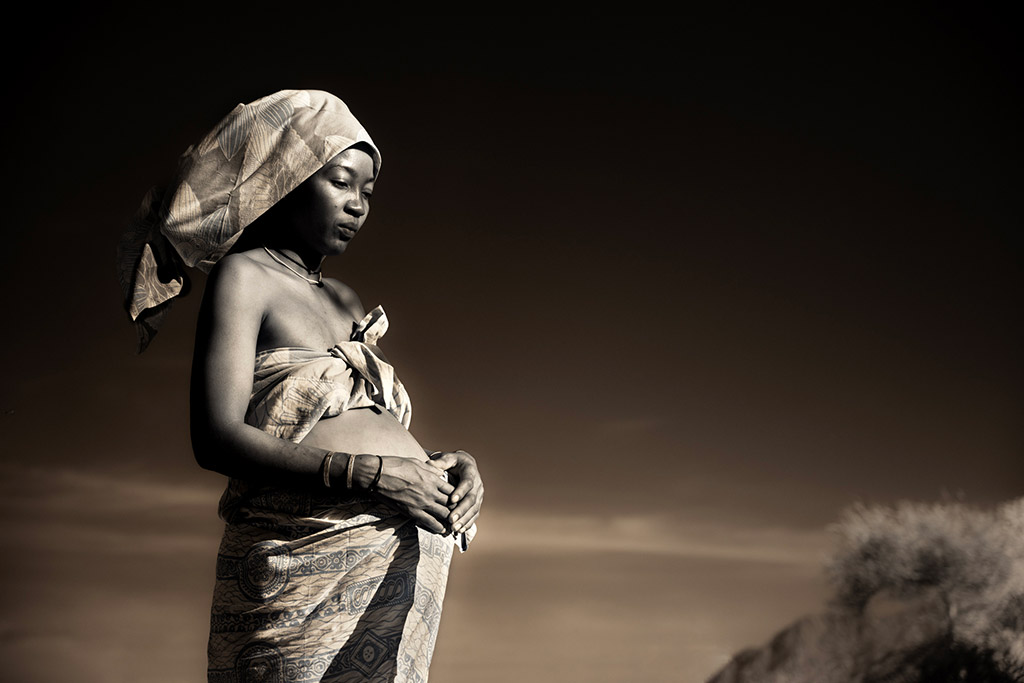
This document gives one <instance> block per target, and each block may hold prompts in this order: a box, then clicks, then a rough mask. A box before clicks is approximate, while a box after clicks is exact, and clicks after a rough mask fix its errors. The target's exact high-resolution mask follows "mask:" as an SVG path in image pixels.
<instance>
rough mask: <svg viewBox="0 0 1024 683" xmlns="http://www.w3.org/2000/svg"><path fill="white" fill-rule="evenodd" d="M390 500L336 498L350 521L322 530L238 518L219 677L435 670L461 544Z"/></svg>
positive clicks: (220, 617)
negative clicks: (392, 508) (398, 512)
mask: <svg viewBox="0 0 1024 683" xmlns="http://www.w3.org/2000/svg"><path fill="white" fill-rule="evenodd" d="M378 507H380V508H383V506H379V504H376V503H373V502H371V501H367V500H361V501H360V500H356V501H352V502H351V503H349V504H346V505H343V506H340V507H339V506H335V508H334V511H335V513H336V514H341V513H342V511H343V510H344V509H345V508H348V512H349V513H350V515H349V520H347V522H338V523H335V524H331V525H329V526H327V527H326V528H320V529H317V528H316V527H315V526H313V527H303V526H302V524H301V522H300V519H299V518H297V517H296V516H294V515H289V514H279V515H275V514H262V515H251V516H250V519H248V520H246V521H243V522H234V523H229V524H228V525H227V528H226V530H225V534H224V539H223V541H222V543H221V547H220V552H219V553H218V555H217V582H216V587H215V589H214V599H213V610H212V616H211V623H210V644H209V674H208V676H209V678H208V680H209V681H210V683H255V682H257V681H259V682H261V683H262V682H275V683H276V682H282V683H283V682H284V681H288V682H292V681H295V682H299V681H302V682H308V681H317V682H323V683H327V682H331V683H335V682H336V683H356V682H359V683H364V682H365V681H403V682H404V681H409V682H414V681H426V680H427V669H428V667H429V665H430V659H431V655H432V653H433V649H434V643H435V639H436V638H437V630H438V625H439V623H440V619H441V605H442V603H443V601H444V591H445V584H446V582H447V578H448V564H449V562H450V560H451V556H452V548H453V547H454V546H453V543H452V539H451V538H449V537H445V536H439V535H436V534H432V533H430V532H428V531H424V530H423V529H420V528H418V527H417V526H416V525H415V524H414V523H413V522H412V521H411V520H409V519H408V518H406V517H402V516H391V517H385V518H381V516H380V513H381V510H380V509H374V508H378ZM392 514H393V513H392ZM308 521H310V522H311V523H313V524H314V525H316V524H321V525H322V522H320V521H319V520H313V519H309V520H308Z"/></svg>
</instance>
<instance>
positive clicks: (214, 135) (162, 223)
mask: <svg viewBox="0 0 1024 683" xmlns="http://www.w3.org/2000/svg"><path fill="white" fill-rule="evenodd" d="M360 142H362V143H366V144H368V145H369V146H370V148H371V150H372V152H373V154H372V156H373V165H374V172H375V173H376V172H378V171H379V169H380V163H381V158H380V152H379V151H378V150H377V146H376V145H374V144H373V141H372V140H371V139H370V136H369V135H367V133H366V130H365V129H363V127H362V126H361V125H360V124H359V121H357V120H356V118H355V117H354V116H353V115H352V112H350V111H349V109H348V107H347V106H346V105H345V103H344V102H342V101H341V100H340V99H338V98H337V97H335V96H334V95H331V94H330V93H327V92H323V91H321V90H282V91H280V92H277V93H274V94H273V95H269V96H267V97H264V98H262V99H259V100H256V101H255V102H252V103H250V104H239V105H238V106H237V107H235V108H234V110H233V111H232V112H231V113H230V114H228V115H227V117H226V118H224V120H223V121H221V122H220V123H219V124H218V125H217V127H216V128H214V129H213V130H212V131H211V132H210V133H209V134H208V135H207V136H206V137H205V138H203V140H202V141H201V142H200V143H199V144H198V145H193V146H191V147H189V148H188V149H187V150H185V153H184V154H183V155H182V157H181V160H180V162H179V164H178V171H177V173H176V174H175V176H174V180H173V181H172V182H171V184H170V185H169V186H168V189H167V190H165V191H161V190H159V189H152V190H150V191H149V192H148V193H147V194H146V197H145V198H144V199H143V200H142V206H140V207H139V210H138V212H137V213H136V215H135V218H134V219H132V221H131V223H130V224H129V226H128V228H127V230H126V231H125V233H124V235H123V236H122V238H121V242H120V244H119V245H118V249H117V260H118V270H119V273H118V274H119V276H120V280H121V291H122V294H123V296H124V304H125V308H126V309H127V311H128V314H129V316H131V319H132V320H133V321H135V324H136V330H137V331H138V334H139V352H140V353H141V352H142V351H143V350H145V348H146V346H148V345H149V342H150V341H151V340H152V338H153V336H154V335H155V334H156V332H157V329H158V327H159V325H160V322H161V321H162V320H163V317H164V315H165V314H166V313H167V309H168V308H169V307H170V303H171V300H172V299H173V298H174V297H176V296H179V295H181V294H184V293H186V292H187V290H188V277H187V276H186V274H185V268H184V266H190V267H194V268H199V269H200V270H202V271H203V272H209V271H210V269H211V268H212V267H213V266H214V264H215V263H217V261H219V260H220V259H221V258H222V257H223V256H224V255H225V254H227V253H228V251H229V250H230V249H231V247H232V245H233V244H234V243H235V242H236V241H237V240H238V237H239V236H240V235H241V234H242V230H244V229H245V227H246V226H248V225H249V224H251V223H252V222H253V221H255V220H256V219H257V218H259V217H260V216H261V215H263V214H264V213H265V212H266V211H267V209H269V208H270V207H271V206H273V205H274V204H276V203H277V202H278V201H280V200H281V199H282V198H283V197H284V196H285V195H286V194H288V193H289V192H291V191H292V190H294V189H295V188H296V187H298V186H299V185H300V184H301V183H302V182H303V181H304V180H306V179H307V178H309V177H310V176H311V175H313V174H314V173H316V172H317V171H319V170H320V169H321V168H323V167H324V166H325V165H326V164H327V162H328V161H330V160H331V159H333V158H334V157H335V156H337V154H338V153H339V152H342V151H343V150H345V149H347V148H348V147H351V146H352V145H354V144H356V143H360Z"/></svg>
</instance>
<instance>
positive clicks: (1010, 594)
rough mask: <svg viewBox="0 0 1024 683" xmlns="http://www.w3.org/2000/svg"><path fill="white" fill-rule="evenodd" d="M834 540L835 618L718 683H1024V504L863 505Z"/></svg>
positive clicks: (795, 634)
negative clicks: (995, 506)
mask: <svg viewBox="0 0 1024 683" xmlns="http://www.w3.org/2000/svg"><path fill="white" fill-rule="evenodd" d="M833 532H834V534H835V537H836V540H837V548H836V551H835V553H834V556H833V558H832V561H831V562H830V564H829V566H828V572H829V576H830V579H831V581H832V584H833V586H834V587H835V597H834V599H833V601H832V603H831V604H830V605H829V606H828V607H827V609H826V611H825V612H824V613H823V614H820V615H817V616H812V617H807V618H804V619H801V620H799V621H797V622H796V623H794V624H792V625H791V626H789V627H787V628H786V629H784V630H783V631H781V632H780V633H778V634H777V635H776V636H775V637H774V638H773V639H772V640H771V642H769V643H768V644H767V645H765V646H763V647H761V648H754V649H748V650H744V651H742V652H740V653H739V654H737V655H736V656H735V657H733V659H732V661H730V662H729V664H728V665H726V666H725V667H724V668H723V669H722V670H721V671H719V672H718V673H717V674H715V675H714V676H713V677H712V678H710V679H709V681H708V683H754V682H756V683H940V682H941V683H950V682H953V681H970V682H973V683H1009V682H1021V681H1024V499H1020V500H1017V501H1013V502H1011V503H1008V504H1006V505H1004V506H1002V507H1000V508H998V509H997V510H994V511H980V510H974V509H970V508H968V507H966V506H963V505H959V504H945V505H922V504H912V503H903V504H901V505H898V506H896V507H894V508H883V507H864V506H858V507H856V508H853V509H851V510H849V511H847V513H846V514H845V515H844V516H843V518H842V519H841V521H840V522H839V523H838V524H837V525H835V527H834V528H833Z"/></svg>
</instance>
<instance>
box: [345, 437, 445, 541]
mask: <svg viewBox="0 0 1024 683" xmlns="http://www.w3.org/2000/svg"><path fill="white" fill-rule="evenodd" d="M380 458H381V475H380V481H379V482H377V487H376V493H377V494H378V495H380V496H381V497H383V498H384V499H386V500H387V501H388V502H389V503H391V504H392V505H393V506H394V507H396V508H398V509H399V510H400V511H401V512H403V513H405V514H406V515H408V516H409V517H411V518H412V519H413V521H415V522H416V524H417V526H420V527H423V528H424V529H426V530H427V531H431V532H433V533H435V534H444V533H447V532H448V515H449V513H450V510H449V509H448V497H449V496H450V495H451V493H452V491H454V490H455V487H454V486H452V485H451V484H449V483H448V482H447V481H445V480H444V479H443V478H442V477H441V476H440V473H439V472H438V469H437V468H436V467H434V466H432V465H430V464H427V463H426V462H422V461H419V460H414V459H412V458H403V457H400V456H396V455H383V456H380ZM360 460H362V458H360ZM366 460H367V461H368V464H369V466H370V467H371V468H372V469H371V470H370V472H369V477H368V478H365V477H366V474H367V469H366V467H365V466H363V467H360V470H362V471H361V472H358V474H359V479H360V483H365V484H366V485H368V484H369V483H370V482H371V481H372V480H373V475H374V474H376V471H377V457H376V456H371V457H368V458H366ZM361 465H363V463H361ZM364 478H365V479H364Z"/></svg>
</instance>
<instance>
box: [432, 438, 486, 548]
mask: <svg viewBox="0 0 1024 683" xmlns="http://www.w3.org/2000/svg"><path fill="white" fill-rule="evenodd" d="M429 462H430V463H431V464H432V465H434V466H435V467H437V468H438V469H441V470H446V471H447V472H449V473H450V474H451V475H452V476H453V477H454V478H455V481H454V482H452V483H453V484H455V490H454V491H452V493H451V495H450V496H448V507H449V508H451V513H450V514H449V515H448V523H449V524H450V525H451V529H452V531H454V532H455V533H459V532H461V531H465V530H467V529H469V527H471V526H472V525H473V523H474V522H476V518H477V517H479V516H480V506H481V505H483V502H484V482H483V479H481V478H480V470H479V469H477V466H476V458H474V457H473V456H472V455H470V454H469V453H467V452H466V451H441V452H440V453H437V454H435V455H433V456H431V458H430V461H429Z"/></svg>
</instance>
